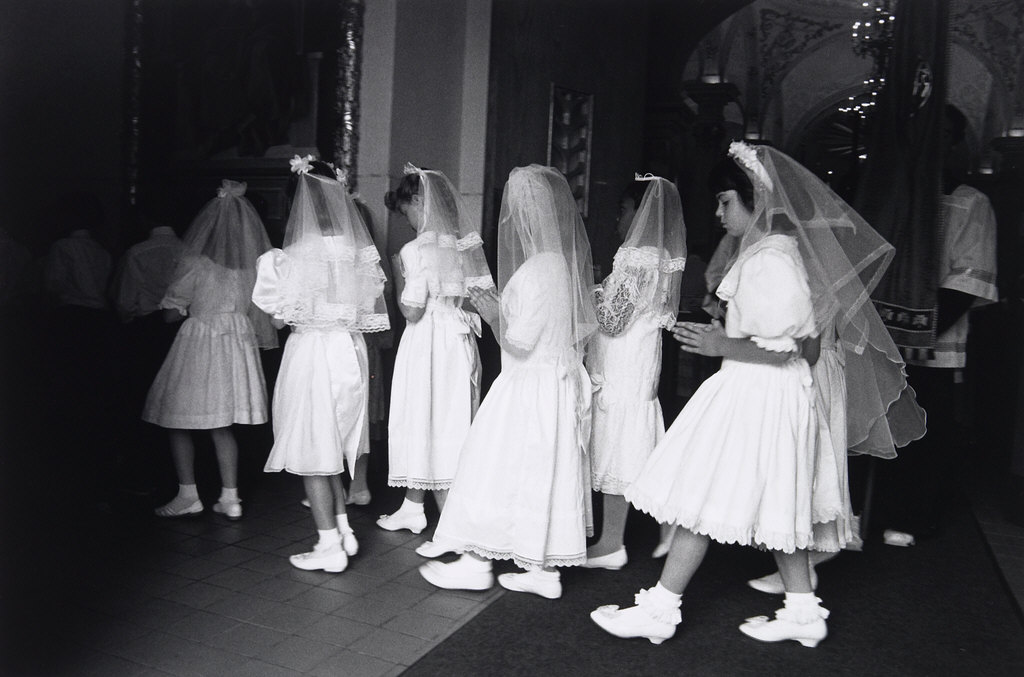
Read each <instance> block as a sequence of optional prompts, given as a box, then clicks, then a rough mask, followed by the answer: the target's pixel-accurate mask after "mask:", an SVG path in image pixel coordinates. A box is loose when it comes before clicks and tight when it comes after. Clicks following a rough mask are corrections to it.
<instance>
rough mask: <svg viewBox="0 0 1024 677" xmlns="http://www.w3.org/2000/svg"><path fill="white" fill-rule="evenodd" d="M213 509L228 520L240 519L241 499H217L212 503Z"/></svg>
mask: <svg viewBox="0 0 1024 677" xmlns="http://www.w3.org/2000/svg"><path fill="white" fill-rule="evenodd" d="M213 511H214V512H215V513H218V514H220V515H224V516H225V517H227V518H228V519H229V520H232V521H234V520H237V519H242V502H241V501H217V502H216V503H214V504H213Z"/></svg>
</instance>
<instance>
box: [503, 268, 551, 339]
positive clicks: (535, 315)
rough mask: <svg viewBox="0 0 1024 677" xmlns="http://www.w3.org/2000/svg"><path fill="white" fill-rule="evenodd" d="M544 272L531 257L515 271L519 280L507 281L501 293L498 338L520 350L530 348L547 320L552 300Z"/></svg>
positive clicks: (538, 337)
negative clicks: (502, 328) (501, 332)
mask: <svg viewBox="0 0 1024 677" xmlns="http://www.w3.org/2000/svg"><path fill="white" fill-rule="evenodd" d="M534 258H537V257H534ZM527 267H529V269H528V270H526V269H527ZM545 272H546V271H545V270H544V269H543V267H540V266H538V265H537V264H536V263H535V262H534V260H533V259H531V260H530V261H528V262H527V263H526V264H525V265H524V266H522V267H521V268H520V269H519V271H518V272H517V273H516V275H518V276H520V279H518V280H515V281H516V282H518V284H511V283H510V284H509V285H508V286H507V287H506V289H505V292H504V293H502V295H501V312H502V315H504V317H505V335H504V336H502V337H501V340H502V341H508V342H509V343H510V344H512V345H513V346H514V347H515V348H517V349H519V350H523V351H531V350H533V348H534V347H535V346H536V345H537V341H538V340H539V339H540V335H541V332H542V331H543V330H544V326H545V325H546V324H547V323H548V321H549V320H550V318H549V315H550V313H551V303H550V301H549V300H548V299H547V298H546V296H547V292H545V284H544V281H545V279H546V277H545Z"/></svg>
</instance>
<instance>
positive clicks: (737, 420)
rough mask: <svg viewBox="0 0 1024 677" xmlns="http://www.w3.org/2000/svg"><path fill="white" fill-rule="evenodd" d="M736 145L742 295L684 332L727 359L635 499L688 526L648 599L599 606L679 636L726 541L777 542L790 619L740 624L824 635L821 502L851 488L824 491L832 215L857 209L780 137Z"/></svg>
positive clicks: (811, 637)
mask: <svg viewBox="0 0 1024 677" xmlns="http://www.w3.org/2000/svg"><path fill="white" fill-rule="evenodd" d="M729 154H730V156H731V158H732V159H733V160H734V161H735V163H736V164H735V165H733V164H731V163H726V164H725V165H723V168H724V169H725V171H722V172H720V173H719V174H717V177H718V178H719V179H720V180H721V183H722V184H723V185H720V186H716V187H717V188H718V189H719V190H718V200H719V208H718V211H717V214H718V216H719V218H721V219H722V222H723V224H724V225H725V228H726V231H727V232H728V233H729V234H730V235H733V236H736V237H738V238H739V246H738V248H737V251H738V254H737V257H736V261H735V263H734V264H733V265H732V267H731V268H730V269H729V271H728V272H727V274H726V275H725V277H724V278H723V280H722V282H721V284H720V285H719V287H718V291H717V295H718V297H719V298H721V299H722V300H724V301H726V302H727V303H728V307H727V310H726V321H725V327H724V329H723V327H722V326H721V325H719V324H717V323H715V324H713V325H711V326H701V325H691V324H688V323H680V324H679V325H677V328H676V330H675V333H676V334H677V337H678V339H679V340H680V342H681V343H682V344H683V349H684V350H687V351H689V352H696V353H699V354H702V355H721V356H722V357H723V360H722V368H721V370H720V371H719V372H718V373H717V374H715V375H714V376H712V377H711V378H709V379H708V380H707V381H705V382H704V383H703V384H702V385H701V386H700V388H699V389H698V390H697V392H696V393H695V394H694V395H693V397H692V398H691V399H690V401H689V402H688V403H687V405H686V407H685V408H684V409H683V411H682V413H681V414H680V415H679V418H678V419H676V421H675V423H674V424H673V425H672V427H671V428H670V429H669V431H668V432H667V433H666V435H665V438H664V439H663V440H662V442H661V443H660V444H659V445H658V447H657V448H656V449H655V450H654V453H652V454H651V457H650V458H649V459H648V462H647V465H646V466H645V467H644V469H643V471H642V473H641V475H640V477H639V478H638V479H637V480H636V482H634V483H633V484H632V485H631V486H630V487H629V488H628V489H627V490H626V498H627V499H628V500H629V501H630V502H632V503H633V505H634V506H636V507H637V508H639V509H641V510H644V511H645V512H648V513H650V514H652V515H653V516H654V517H655V518H656V519H657V520H658V521H659V522H670V523H673V524H676V525H677V528H676V532H675V534H674V536H673V540H672V546H671V549H670V551H669V554H668V558H667V560H666V562H665V566H664V568H663V570H662V574H661V579H660V581H659V583H658V585H657V586H655V587H654V588H651V589H648V590H641V591H640V593H638V594H637V596H636V602H637V605H636V606H633V607H629V608H627V609H619V607H618V606H605V607H600V608H598V609H596V610H594V611H593V612H592V613H591V618H592V619H593V620H594V622H595V623H597V624H598V625H599V626H601V627H602V628H604V629H605V630H607V631H608V632H610V633H611V634H613V635H616V636H619V637H646V638H647V639H649V640H650V641H651V642H654V643H661V642H662V641H664V640H665V639H667V638H669V637H671V636H672V635H673V634H675V629H676V625H677V624H678V623H679V622H680V620H681V617H680V613H679V604H680V597H681V595H682V592H683V590H684V589H685V588H686V585H687V584H688V583H689V581H690V579H691V577H692V576H693V574H694V572H695V571H696V570H697V567H698V566H699V565H700V562H701V561H702V559H703V557H704V554H705V552H706V551H707V547H708V544H709V542H710V540H711V539H714V540H716V541H719V542H721V543H741V544H745V545H753V546H757V547H763V548H765V549H768V550H771V551H772V553H773V555H775V559H776V562H777V563H778V565H779V569H780V572H781V574H782V580H783V582H784V584H785V589H786V607H785V608H784V609H781V610H779V611H778V612H777V613H776V619H775V620H774V621H768V619H767V618H765V617H760V618H756V619H748V621H747V622H746V623H744V624H743V625H742V626H740V630H741V631H742V632H743V633H744V634H747V635H749V636H751V637H754V638H755V639H759V640H762V641H779V640H783V639H794V640H797V641H799V642H800V643H801V644H804V645H805V646H815V645H816V644H817V643H818V642H819V641H820V640H821V639H823V638H824V637H825V636H826V635H827V627H826V625H825V618H827V616H828V611H827V610H825V609H823V608H822V607H821V606H820V600H819V599H818V598H816V597H815V596H814V593H813V592H812V588H811V583H810V574H809V569H808V564H807V548H809V547H811V546H812V545H813V543H814V531H813V524H814V522H815V517H816V514H818V515H831V516H833V518H834V516H835V515H839V514H841V512H842V510H843V507H844V506H843V505H842V499H841V497H840V496H839V495H838V494H837V495H831V496H828V495H822V496H820V497H813V496H812V486H813V478H814V473H815V465H816V454H815V452H816V448H817V440H816V435H817V433H818V422H817V419H816V414H815V402H814V391H813V385H812V381H811V369H810V364H809V362H810V363H814V362H816V361H817V357H818V347H819V342H818V341H817V340H813V339H815V337H817V336H819V334H820V332H821V331H822V330H823V329H824V328H826V327H829V326H831V325H832V323H833V322H834V321H835V318H836V312H837V311H838V309H839V306H840V304H839V302H838V298H839V297H840V296H841V295H842V294H843V293H844V292H845V291H846V288H845V287H843V286H842V283H841V282H839V281H837V280H835V279H833V278H832V277H831V276H830V267H829V266H830V265H831V264H832V263H834V262H835V261H838V260H840V259H841V257H842V256H843V251H842V248H841V247H840V246H839V244H838V242H837V239H836V236H835V235H833V233H832V230H831V228H830V226H831V225H832V224H833V223H834V222H835V219H837V218H839V217H840V216H842V217H846V218H848V216H847V214H846V211H848V208H847V207H846V206H845V204H842V203H841V201H840V202H839V203H836V201H835V199H833V195H834V194H832V193H831V191H827V188H826V191H827V192H822V191H819V190H817V189H818V187H819V186H823V184H821V182H820V181H819V180H818V179H816V178H815V177H814V176H813V175H811V174H810V173H809V172H807V171H806V170H804V169H803V168H802V167H800V166H799V165H798V164H797V163H795V162H793V161H792V160H791V159H790V158H788V157H787V156H785V155H784V154H782V153H780V152H778V151H776V150H774V149H771V148H767V147H764V146H759V147H756V148H751V147H750V146H747V145H746V144H743V143H733V144H732V145H731V146H730V148H729ZM738 168H742V171H736V170H737V169H738ZM844 208H845V210H844ZM855 277H856V276H855ZM808 339H810V340H808ZM815 498H818V499H820V500H817V501H816V500H813V499H815Z"/></svg>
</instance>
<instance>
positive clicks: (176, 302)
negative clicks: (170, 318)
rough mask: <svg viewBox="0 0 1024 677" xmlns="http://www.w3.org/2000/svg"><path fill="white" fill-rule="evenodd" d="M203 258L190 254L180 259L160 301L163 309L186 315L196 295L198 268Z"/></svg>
mask: <svg viewBox="0 0 1024 677" xmlns="http://www.w3.org/2000/svg"><path fill="white" fill-rule="evenodd" d="M203 261H204V259H203V258H201V257H198V256H190V257H188V258H185V259H183V260H182V262H181V265H180V266H179V268H178V272H177V275H176V276H175V278H174V280H173V281H172V282H171V284H170V285H168V287H167V291H166V292H164V297H163V299H161V301H160V307H161V308H164V309H172V308H173V309H174V310H177V311H178V312H179V313H181V314H182V315H188V307H189V306H190V305H192V299H194V298H195V295H196V285H197V284H198V282H199V268H200V266H202V265H203Z"/></svg>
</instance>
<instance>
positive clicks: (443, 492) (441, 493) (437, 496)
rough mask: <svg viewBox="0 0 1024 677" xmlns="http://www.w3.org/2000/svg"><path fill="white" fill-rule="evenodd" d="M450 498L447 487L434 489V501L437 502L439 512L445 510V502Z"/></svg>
mask: <svg viewBox="0 0 1024 677" xmlns="http://www.w3.org/2000/svg"><path fill="white" fill-rule="evenodd" d="M447 500H448V490H447V489H434V502H435V503H437V512H438V514H440V513H441V511H443V510H444V502H445V501H447Z"/></svg>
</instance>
